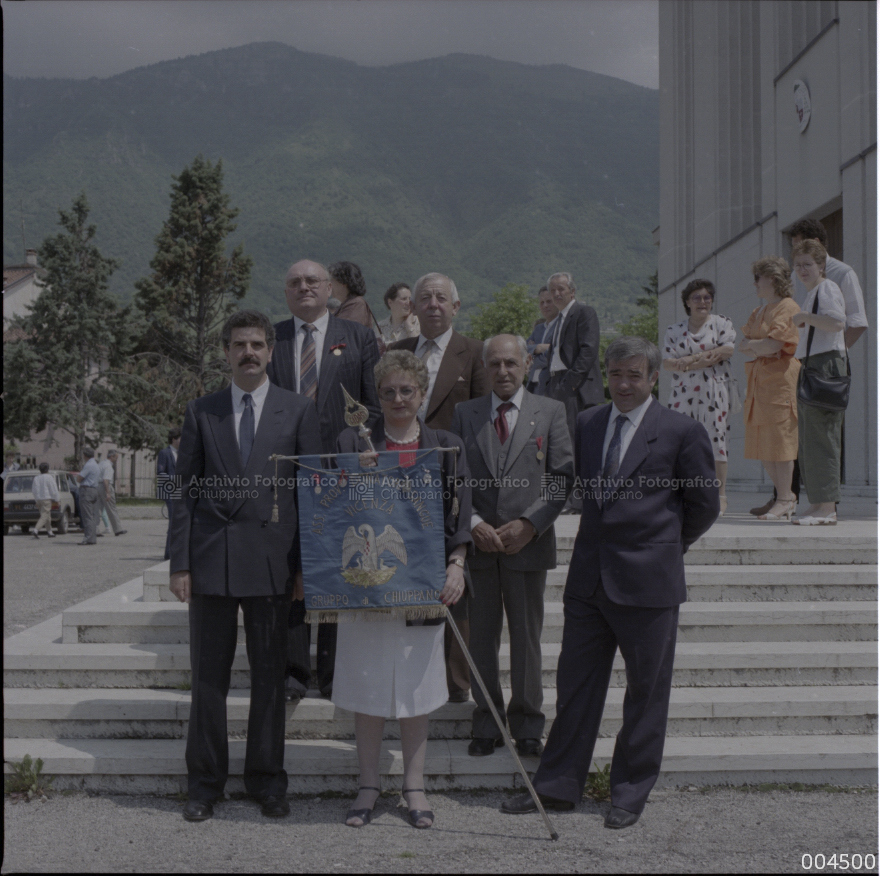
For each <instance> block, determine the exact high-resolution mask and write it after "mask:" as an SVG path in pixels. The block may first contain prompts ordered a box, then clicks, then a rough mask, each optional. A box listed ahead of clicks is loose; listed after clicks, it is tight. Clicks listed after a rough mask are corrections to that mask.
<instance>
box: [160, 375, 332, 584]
mask: <svg viewBox="0 0 880 876" xmlns="http://www.w3.org/2000/svg"><path fill="white" fill-rule="evenodd" d="M320 452H321V439H320V436H319V434H318V426H317V417H316V416H315V406H314V405H313V404H312V402H311V401H310V400H309V399H306V398H304V397H303V396H301V395H297V394H296V393H293V392H287V391H286V390H284V389H279V388H278V387H277V386H274V385H271V384H270V386H269V391H268V393H267V395H266V400H265V402H264V403H263V410H262V413H261V414H260V422H259V425H258V427H257V431H256V434H255V435H254V446H253V449H252V450H251V455H250V458H249V459H248V464H247V467H245V468H243V467H242V464H241V455H240V453H239V449H238V441H237V439H236V435H235V418H234V415H233V411H232V390H231V388H230V387H227V388H226V389H222V390H220V392H215V393H212V394H211V395H206V396H203V397H202V398H198V399H196V400H195V401H191V402H190V403H189V404H188V405H187V407H186V416H185V417H184V421H183V434H182V435H181V438H180V449H179V450H178V453H177V472H176V474H177V476H178V477H179V478H180V484H181V495H180V497H179V498H176V499H175V504H174V513H173V516H172V521H171V571H172V572H181V571H186V570H189V572H190V574H191V575H192V587H193V591H192V592H193V593H197V594H201V595H205V596H236V597H238V596H279V595H282V594H284V593H287V592H289V591H290V590H291V588H292V586H293V575H294V573H295V572H297V571H298V570H299V568H300V557H299V539H298V535H297V533H298V518H297V505H296V490H295V488H294V479H295V477H296V468H295V465H294V463H293V462H279V463H278V468H277V472H278V481H277V483H278V489H277V491H276V489H275V485H276V481H275V472H276V468H275V463H274V462H272V461H270V459H269V457H270V456H271V455H272V454H274V453H277V454H280V455H284V456H294V455H299V454H305V453H320ZM276 497H277V503H278V510H279V518H278V522H277V523H273V522H272V510H273V506H274V504H275V501H276Z"/></svg>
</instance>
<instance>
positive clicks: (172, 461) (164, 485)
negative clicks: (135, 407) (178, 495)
mask: <svg viewBox="0 0 880 876" xmlns="http://www.w3.org/2000/svg"><path fill="white" fill-rule="evenodd" d="M179 449H180V427H179V426H175V427H174V428H172V429H169V430H168V446H167V447H163V448H162V449H161V450H160V451H159V456H158V457H157V458H156V492H157V493H158V495H159V498H160V499H164V500H165V507H166V508H167V509H168V532H167V534H166V536H165V559H166V560H169V559H171V520H172V515H173V514H174V498H173V496H174V492H175V486H176V482H175V480H174V472H175V470H176V466H177V451H178V450H179Z"/></svg>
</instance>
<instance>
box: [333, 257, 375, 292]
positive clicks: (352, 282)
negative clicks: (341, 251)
mask: <svg viewBox="0 0 880 876" xmlns="http://www.w3.org/2000/svg"><path fill="white" fill-rule="evenodd" d="M327 273H328V274H330V276H331V277H332V278H333V279H334V280H336V282H337V283H342V285H343V286H345V288H346V289H348V294H349V295H361V296H364V295H366V294H367V284H366V282H365V281H364V275H363V274H362V273H361V269H360V268H359V267H358V266H357V265H356V264H355V263H354V262H333V264H332V265H330V267H328V268H327Z"/></svg>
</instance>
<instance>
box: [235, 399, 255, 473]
mask: <svg viewBox="0 0 880 876" xmlns="http://www.w3.org/2000/svg"><path fill="white" fill-rule="evenodd" d="M241 401H242V404H244V411H243V412H242V415H241V422H240V423H239V424H238V449H239V452H240V453H241V464H242V466H247V463H248V459H250V455H251V450H252V449H253V446H254V399H253V397H252V396H251V394H250V393H249V392H248V393H245V394H244V395H243V396H242V397H241Z"/></svg>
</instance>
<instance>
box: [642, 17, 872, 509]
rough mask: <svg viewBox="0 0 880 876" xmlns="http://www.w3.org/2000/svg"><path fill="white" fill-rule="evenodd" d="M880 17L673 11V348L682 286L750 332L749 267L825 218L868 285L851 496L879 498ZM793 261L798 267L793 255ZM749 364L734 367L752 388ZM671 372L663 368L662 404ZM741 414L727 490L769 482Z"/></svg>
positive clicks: (667, 265) (668, 46) (667, 199)
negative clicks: (807, 223)
mask: <svg viewBox="0 0 880 876" xmlns="http://www.w3.org/2000/svg"><path fill="white" fill-rule="evenodd" d="M876 16H877V7H876V3H875V2H861V0H853V2H850V0H770V2H767V0H661V2H660V180H661V183H660V227H659V229H658V234H657V237H658V243H659V271H658V272H659V289H660V322H659V329H660V337H661V340H662V338H663V335H664V333H665V330H666V327H667V326H669V325H671V324H673V323H676V322H680V321H681V320H682V319H683V318H684V317H685V313H684V308H683V306H682V302H681V290H682V289H683V288H684V286H686V285H687V283H688V282H690V281H691V280H693V279H695V278H698V277H699V278H704V279H708V280H711V281H712V282H713V283H714V284H715V287H716V290H717V292H716V300H715V311H716V312H717V313H721V314H723V315H725V316H727V317H729V318H730V319H731V320H732V321H733V323H734V326H735V327H736V328H737V332H738V341H739V339H741V334H740V328H741V326H743V325H745V323H746V321H747V319H748V316H749V314H750V313H751V311H752V310H753V309H754V308H755V307H757V306H758V304H759V303H760V301H759V299H758V298H757V296H756V295H755V291H754V285H753V282H752V274H751V270H750V268H751V264H752V262H754V261H755V260H756V259H758V258H760V257H761V256H765V255H781V256H783V257H784V258H786V259H789V256H790V250H791V246H790V243H789V240H788V237H787V236H786V231H787V230H788V229H789V228H790V227H791V226H792V225H793V224H794V223H795V222H797V221H798V220H800V219H806V218H811V219H819V220H820V221H821V222H822V223H823V225H824V226H825V228H826V230H827V231H828V236H829V246H828V250H829V254H830V255H832V256H834V257H836V258H838V259H841V260H842V261H844V262H846V263H847V264H849V265H850V266H852V267H853V268H854V269H855V271H856V273H857V274H858V277H859V280H860V282H861V286H862V291H863V294H864V298H865V305H866V308H867V312H868V320H869V322H870V328H869V329H868V331H867V332H865V334H863V335H862V337H861V338H860V339H859V340H858V341H857V342H856V344H855V345H854V346H853V347H852V348H851V349H850V360H851V364H852V372H853V385H852V392H851V398H850V404H849V407H848V409H847V412H846V422H845V450H844V467H845V476H844V487H843V494H844V496H845V495H847V494H851V495H852V494H855V495H870V494H876V489H877V336H876V331H877V113H876V103H877V94H876V75H877V73H876V63H877V49H876V46H877V40H876V35H877V30H876V28H877V21H876ZM789 260H790V259H789ZM744 361H745V357H744V356H743V355H742V354H739V353H737V354H736V355H735V356H734V357H733V360H732V362H733V366H734V373H735V375H736V376H737V379H738V381H739V384H740V387H741V389H742V390H743V392H744V390H745V372H744V369H743V364H744ZM669 382H670V376H669V374H668V373H666V372H663V373H661V385H660V398H661V400H663V401H665V400H666V398H667V397H668V394H669ZM743 432H744V429H743V421H742V416H741V415H738V416H733V417H732V428H731V443H730V464H729V482H730V484H731V487H732V488H734V489H736V487H737V485H739V486H741V487H742V488H745V489H753V488H758V487H759V485H761V484H767V485H769V480H768V479H767V478H766V475H765V474H764V472H763V468H762V466H761V464H760V463H759V462H758V461H756V460H747V459H744V458H743V443H744V441H743Z"/></svg>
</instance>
